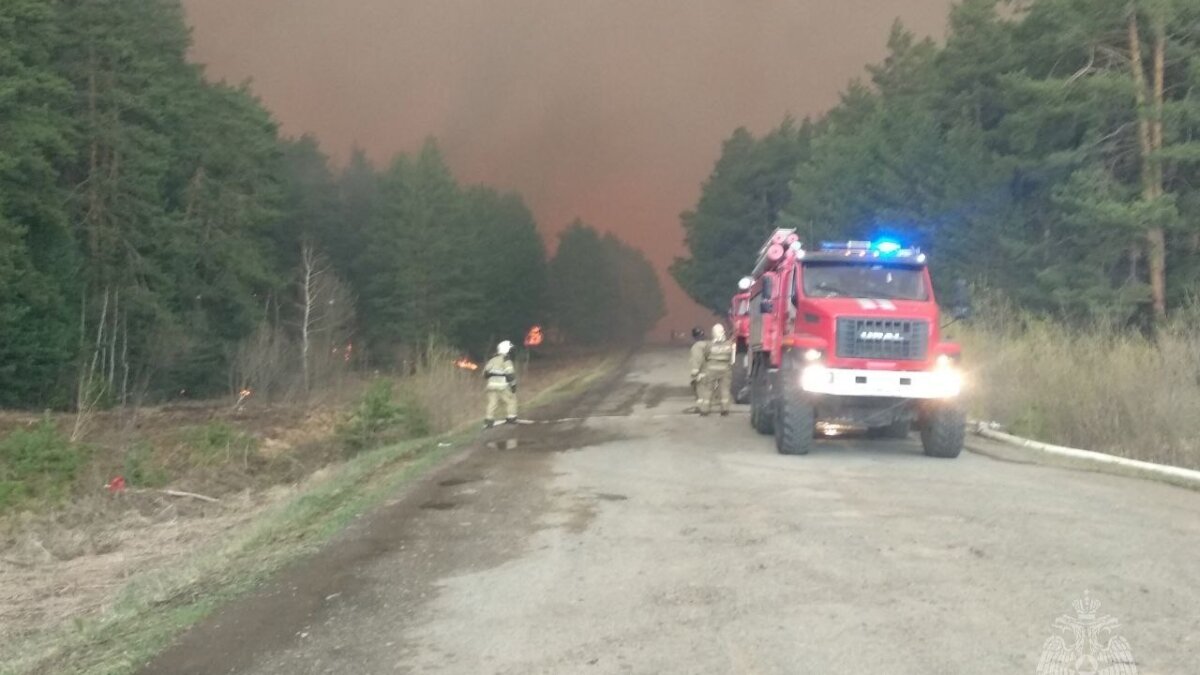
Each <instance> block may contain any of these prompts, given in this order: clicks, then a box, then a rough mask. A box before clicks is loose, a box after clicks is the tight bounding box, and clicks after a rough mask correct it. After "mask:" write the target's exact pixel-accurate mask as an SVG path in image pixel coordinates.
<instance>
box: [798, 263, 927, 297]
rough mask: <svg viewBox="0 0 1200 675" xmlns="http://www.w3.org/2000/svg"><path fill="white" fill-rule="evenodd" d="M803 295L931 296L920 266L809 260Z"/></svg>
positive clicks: (805, 269) (806, 265) (805, 271)
mask: <svg viewBox="0 0 1200 675" xmlns="http://www.w3.org/2000/svg"><path fill="white" fill-rule="evenodd" d="M804 295H806V296H807V297H810V298H872V299H875V300H917V301H924V300H928V299H929V289H928V288H927V287H926V285H925V275H924V273H923V272H922V270H921V268H919V267H909V266H905V265H888V264H881V263H878V262H875V261H870V262H866V261H864V262H857V261H845V262H843V261H816V260H814V261H810V262H806V263H805V264H804Z"/></svg>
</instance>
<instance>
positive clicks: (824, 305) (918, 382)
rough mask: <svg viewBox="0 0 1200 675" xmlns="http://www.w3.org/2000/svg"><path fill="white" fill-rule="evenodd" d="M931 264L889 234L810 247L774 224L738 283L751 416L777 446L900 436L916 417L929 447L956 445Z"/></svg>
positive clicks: (957, 424)
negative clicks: (853, 433) (860, 435)
mask: <svg viewBox="0 0 1200 675" xmlns="http://www.w3.org/2000/svg"><path fill="white" fill-rule="evenodd" d="M926 264H927V258H926V256H925V254H923V253H921V252H920V251H919V250H917V249H912V248H905V247H903V246H902V245H900V244H899V243H897V242H893V241H890V240H888V241H875V242H865V241H850V242H834V243H826V244H822V246H821V247H820V248H819V249H817V250H813V251H809V250H806V249H805V248H804V247H803V245H802V244H801V242H800V240H799V237H798V236H797V235H796V234H795V232H794V231H792V230H777V231H776V232H775V233H774V234H773V235H772V236H771V238H770V239H769V240H768V241H767V243H766V245H765V246H764V247H763V249H762V251H761V252H760V256H759V260H758V264H757V265H756V266H755V269H754V273H753V274H752V275H751V276H749V277H747V278H746V279H744V280H743V282H742V283H743V285H745V286H747V287H748V288H749V292H750V302H749V309H750V321H749V335H748V338H747V342H748V362H749V370H750V373H749V378H750V385H749V390H750V400H751V414H750V417H751V424H752V425H753V426H754V428H755V429H756V430H758V431H759V432H760V433H764V434H772V433H773V434H774V435H775V442H776V447H777V449H778V450H779V452H781V453H783V454H806V453H807V452H808V451H809V450H810V449H811V448H812V446H813V444H814V438H815V437H816V436H817V435H837V434H839V433H842V432H843V431H846V430H851V429H866V430H868V431H869V432H871V433H873V434H877V435H882V436H885V437H889V438H905V437H907V435H908V433H909V431H910V430H911V428H912V426H913V424H914V423H916V424H917V425H918V427H919V429H920V432H921V442H922V445H923V447H924V450H925V454H927V455H930V456H934V457H957V456H958V454H959V453H960V452H961V451H962V445H963V440H964V431H965V414H964V411H963V409H962V407H961V405H960V404H959V402H958V396H959V393H960V392H961V390H962V386H963V381H962V375H961V373H960V371H959V367H958V365H959V358H960V355H961V349H960V347H959V346H958V345H957V344H954V343H951V342H944V341H942V338H941V332H940V326H939V316H940V312H939V309H938V304H937V301H936V298H935V297H934V292H933V284H932V283H931V280H930V276H929V270H928V268H927V266H926ZM963 301H964V302H965V300H963ZM955 311H956V314H957V313H958V312H960V311H961V312H964V313H965V311H966V310H965V308H963V309H961V310H960V309H956V310H955Z"/></svg>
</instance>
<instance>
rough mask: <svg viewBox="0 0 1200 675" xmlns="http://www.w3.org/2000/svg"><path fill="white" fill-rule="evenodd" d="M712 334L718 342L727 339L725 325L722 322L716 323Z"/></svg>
mask: <svg viewBox="0 0 1200 675" xmlns="http://www.w3.org/2000/svg"><path fill="white" fill-rule="evenodd" d="M712 336H713V340H716V341H717V342H720V341H721V340H724V339H725V326H723V325H721V324H716V325H715V326H713V329H712Z"/></svg>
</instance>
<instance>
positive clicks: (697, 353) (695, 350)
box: [688, 326, 708, 412]
mask: <svg viewBox="0 0 1200 675" xmlns="http://www.w3.org/2000/svg"><path fill="white" fill-rule="evenodd" d="M707 348H708V343H707V342H705V341H704V331H703V330H701V329H700V327H699V326H697V327H695V328H693V329H692V351H691V353H690V355H689V357H688V366H689V369H690V371H691V376H692V395H693V396H695V397H696V406H695V407H694V408H692V409H691V410H690V412H700V404H701V403H702V401H703V399H704V397H703V396H701V395H700V389H701V388H702V387H703V386H704V350H705V349H707Z"/></svg>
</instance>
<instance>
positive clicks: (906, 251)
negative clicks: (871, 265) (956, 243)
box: [821, 239, 925, 262]
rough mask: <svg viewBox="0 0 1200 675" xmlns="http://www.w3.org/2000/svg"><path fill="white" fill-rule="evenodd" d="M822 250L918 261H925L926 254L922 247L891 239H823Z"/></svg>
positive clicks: (863, 256)
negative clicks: (909, 245)
mask: <svg viewBox="0 0 1200 675" xmlns="http://www.w3.org/2000/svg"><path fill="white" fill-rule="evenodd" d="M821 250H822V251H827V252H831V253H832V252H839V251H844V252H845V253H846V255H853V254H858V256H859V257H861V258H865V257H867V255H868V254H870V255H871V257H873V258H893V257H894V258H917V262H924V261H925V256H924V254H922V253H921V249H919V248H916V247H910V248H905V247H904V246H902V245H901V244H900V243H899V242H897V241H893V240H891V239H880V240H878V241H854V240H851V241H823V242H821Z"/></svg>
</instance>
